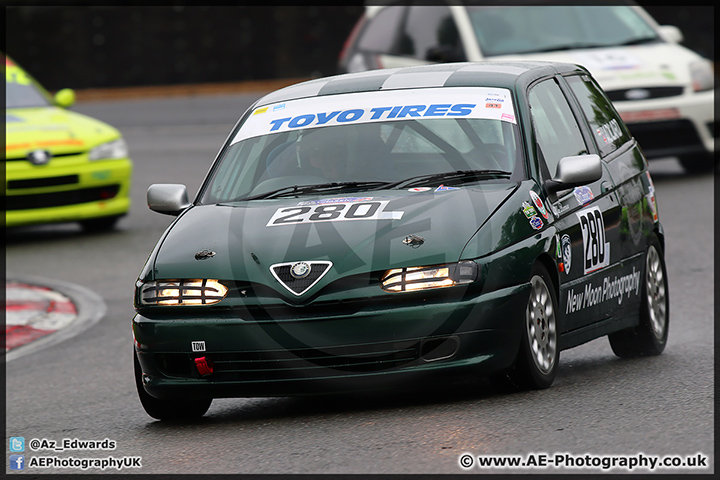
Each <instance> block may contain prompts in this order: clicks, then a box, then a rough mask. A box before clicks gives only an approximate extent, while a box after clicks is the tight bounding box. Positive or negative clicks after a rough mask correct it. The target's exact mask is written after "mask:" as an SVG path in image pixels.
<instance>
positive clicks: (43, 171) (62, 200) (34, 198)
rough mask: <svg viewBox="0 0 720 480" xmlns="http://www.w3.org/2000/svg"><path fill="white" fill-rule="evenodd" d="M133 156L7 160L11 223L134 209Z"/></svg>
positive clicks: (105, 214)
mask: <svg viewBox="0 0 720 480" xmlns="http://www.w3.org/2000/svg"><path fill="white" fill-rule="evenodd" d="M131 175H132V161H131V160H130V159H129V158H124V159H117V160H99V161H94V162H88V161H86V160H85V161H77V160H75V159H71V160H70V161H62V160H53V161H51V163H50V164H48V165H43V166H34V165H31V164H30V163H29V162H26V161H7V162H6V180H5V192H4V194H5V198H4V200H5V207H6V213H5V224H6V226H8V227H13V226H20V225H31V224H40V223H53V222H69V221H81V220H89V219H93V218H100V217H110V216H119V215H124V214H126V213H127V211H128V209H129V208H130V183H131Z"/></svg>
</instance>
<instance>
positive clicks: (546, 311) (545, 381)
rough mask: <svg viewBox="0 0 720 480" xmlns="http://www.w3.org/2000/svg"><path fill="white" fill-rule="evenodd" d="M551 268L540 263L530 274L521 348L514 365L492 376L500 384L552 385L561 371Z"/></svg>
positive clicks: (511, 386) (517, 387)
mask: <svg viewBox="0 0 720 480" xmlns="http://www.w3.org/2000/svg"><path fill="white" fill-rule="evenodd" d="M552 285H553V283H552V281H551V280H550V275H549V274H548V272H547V269H545V267H543V266H542V265H541V264H536V265H535V266H534V267H533V269H532V272H531V274H530V296H529V298H528V304H527V307H526V308H525V318H524V322H523V331H522V340H521V343H520V350H519V351H518V355H517V357H516V358H515V361H514V362H513V364H512V366H510V368H509V369H508V370H506V371H504V372H502V373H501V374H499V375H496V376H494V377H492V378H491V380H492V381H493V383H494V384H495V385H496V386H499V387H501V388H503V389H508V388H509V389H512V390H536V389H543V388H548V387H549V386H550V385H552V383H553V381H554V380H555V376H556V375H557V369H558V363H559V357H560V349H559V346H558V320H557V319H558V309H557V305H558V302H557V296H556V295H555V290H554V289H553V288H552Z"/></svg>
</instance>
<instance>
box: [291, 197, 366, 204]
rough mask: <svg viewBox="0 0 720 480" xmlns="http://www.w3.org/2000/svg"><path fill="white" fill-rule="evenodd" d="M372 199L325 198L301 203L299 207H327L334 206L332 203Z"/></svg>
mask: <svg viewBox="0 0 720 480" xmlns="http://www.w3.org/2000/svg"><path fill="white" fill-rule="evenodd" d="M372 199H373V197H340V198H323V199H322V200H308V201H305V202H299V203H298V205H327V204H332V203H354V202H367V201H370V200H372Z"/></svg>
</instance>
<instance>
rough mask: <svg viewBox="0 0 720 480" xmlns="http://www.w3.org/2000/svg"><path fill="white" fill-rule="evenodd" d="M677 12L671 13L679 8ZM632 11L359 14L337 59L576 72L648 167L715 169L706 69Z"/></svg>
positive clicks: (538, 8) (357, 67)
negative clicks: (547, 66) (672, 160)
mask: <svg viewBox="0 0 720 480" xmlns="http://www.w3.org/2000/svg"><path fill="white" fill-rule="evenodd" d="M679 8H680V7H679ZM682 38H683V36H682V33H681V31H680V30H679V29H678V28H677V27H674V26H669V25H665V26H660V25H658V24H657V22H656V21H655V20H654V19H653V18H652V17H651V16H650V15H649V14H648V13H647V12H646V11H645V10H644V9H642V8H641V7H639V6H636V5H634V4H627V5H619V4H613V5H607V6H559V5H543V4H542V3H539V2H534V3H532V4H528V5H523V6H518V5H517V4H515V5H513V6H505V5H462V6H460V5H442V4H439V5H434V6H427V5H414V4H413V3H412V2H410V3H405V4H403V5H402V6H367V7H366V9H365V13H364V15H363V16H362V17H361V18H360V20H359V21H358V23H357V25H356V26H355V28H354V29H353V31H352V33H351V34H350V36H349V38H348V40H347V42H346V44H345V48H344V49H343V51H342V53H341V57H340V69H341V70H342V71H344V72H357V71H364V70H372V69H378V68H395V67H405V66H411V65H420V64H427V63H438V62H455V61H484V60H488V61H493V60H502V61H508V60H541V61H543V60H547V61H554V62H569V63H575V64H580V65H583V66H585V67H586V68H587V69H588V70H590V71H591V72H592V74H593V76H594V77H595V79H596V80H597V81H598V82H599V83H600V85H601V86H602V88H603V89H604V90H605V92H606V93H607V94H608V97H609V98H610V100H612V101H613V103H614V104H615V107H616V109H617V110H618V112H619V113H620V115H621V117H622V118H623V120H624V121H625V123H627V124H628V127H629V128H630V130H631V132H632V134H633V136H634V137H635V138H636V139H637V141H638V143H639V144H640V146H641V147H642V148H643V151H644V153H645V155H646V156H647V157H648V158H658V157H669V156H674V157H677V158H678V159H679V161H680V162H681V164H682V165H683V167H684V168H685V170H686V171H687V172H690V173H699V172H705V171H710V170H712V169H713V167H714V166H715V164H716V160H715V159H714V152H715V139H714V137H715V135H717V133H716V128H715V118H714V88H715V83H714V71H713V65H712V63H711V62H710V61H709V60H707V59H705V58H703V57H701V56H700V55H698V54H697V53H695V52H693V51H691V50H689V49H688V48H685V47H684V46H682V45H680V44H679V42H681V41H682Z"/></svg>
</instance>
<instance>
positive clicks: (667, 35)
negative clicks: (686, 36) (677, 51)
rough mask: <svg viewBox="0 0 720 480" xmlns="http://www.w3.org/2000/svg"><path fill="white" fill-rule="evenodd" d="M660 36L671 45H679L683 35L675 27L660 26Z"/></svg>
mask: <svg viewBox="0 0 720 480" xmlns="http://www.w3.org/2000/svg"><path fill="white" fill-rule="evenodd" d="M660 36H661V37H663V38H664V39H665V40H667V41H668V42H671V43H680V42H682V41H683V33H682V30H680V29H679V28H678V27H676V26H675V25H661V26H660Z"/></svg>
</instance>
